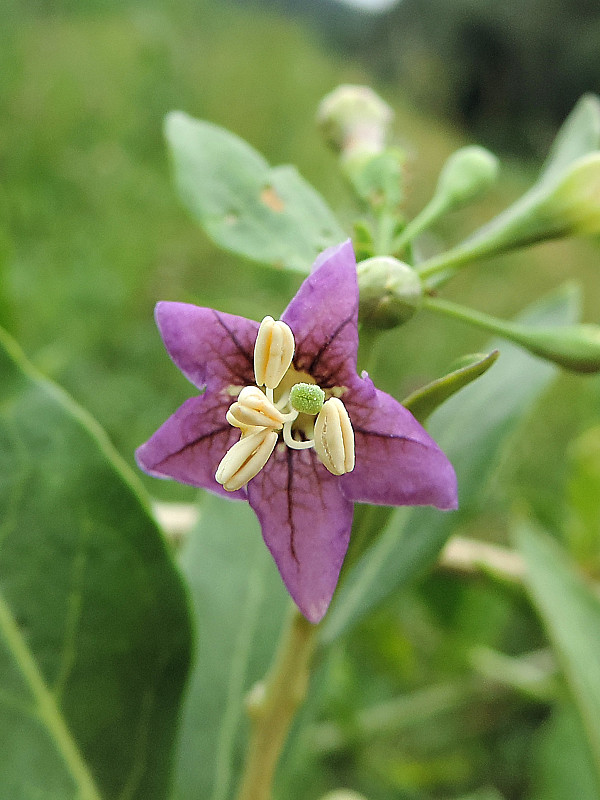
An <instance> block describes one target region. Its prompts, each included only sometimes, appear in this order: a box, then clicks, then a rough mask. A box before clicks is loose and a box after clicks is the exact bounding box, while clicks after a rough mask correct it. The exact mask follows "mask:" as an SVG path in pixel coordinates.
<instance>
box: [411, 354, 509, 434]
mask: <svg viewBox="0 0 600 800" xmlns="http://www.w3.org/2000/svg"><path fill="white" fill-rule="evenodd" d="M499 355H500V351H499V350H493V351H492V352H491V353H490V354H489V355H481V354H477V355H472V356H467V357H466V358H465V360H464V363H461V365H460V366H459V367H457V369H455V370H453V371H452V372H449V373H448V374H447V375H444V376H443V377H441V378H438V379H437V380H435V381H432V382H431V383H428V384H427V385H426V386H423V387H422V388H421V389H418V390H417V391H416V392H413V393H412V394H410V395H409V396H408V397H406V398H405V399H404V400H403V401H402V405H403V406H406V408H408V410H409V411H410V412H411V413H412V415H413V416H414V417H416V418H417V419H418V420H419V422H420V423H421V424H422V423H424V422H425V420H426V419H427V418H428V417H429V416H430V415H431V414H432V413H433V412H434V411H435V409H436V408H438V406H441V405H442V403H444V402H445V401H446V400H448V398H449V397H452V395H453V394H456V392H459V391H460V390H461V389H463V388H464V387H465V386H468V384H469V383H472V382H473V381H474V380H476V379H477V378H480V377H481V376H482V375H484V374H485V373H486V372H487V371H488V369H489V368H490V367H491V366H492V365H493V364H494V362H495V361H496V359H497V358H498V356H499Z"/></svg>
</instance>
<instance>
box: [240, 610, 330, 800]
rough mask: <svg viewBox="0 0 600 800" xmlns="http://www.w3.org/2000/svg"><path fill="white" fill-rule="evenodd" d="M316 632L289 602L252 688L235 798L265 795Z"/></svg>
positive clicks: (264, 798) (299, 697)
mask: <svg viewBox="0 0 600 800" xmlns="http://www.w3.org/2000/svg"><path fill="white" fill-rule="evenodd" d="M316 632H317V627H316V626H315V625H312V624H311V623H310V622H308V621H307V620H306V619H305V618H304V617H303V616H302V615H301V614H300V613H299V612H298V611H297V610H296V608H295V607H294V608H293V610H292V613H291V616H290V619H289V622H288V624H287V627H286V628H285V629H284V632H283V634H282V638H281V642H280V645H279V648H278V650H277V653H276V654H275V658H274V660H273V663H272V665H271V668H270V670H269V673H268V675H267V677H266V679H265V681H264V684H259V685H258V686H257V687H255V689H254V690H253V692H252V696H251V699H250V703H249V714H250V717H251V722H252V729H251V734H250V743H249V746H248V751H247V754H246V764H245V767H244V772H243V775H242V780H241V784H240V789H239V792H238V795H237V800H270V798H271V790H272V784H273V776H274V774H275V768H276V766H277V762H278V760H279V756H280V755H281V751H282V749H283V746H284V744H285V740H286V738H287V734H288V731H289V728H290V725H291V724H292V721H293V719H294V715H295V713H296V711H297V710H298V708H299V706H300V705H301V704H302V702H303V700H304V698H305V696H306V691H307V687H308V680H309V670H310V662H311V659H312V655H313V652H314V648H315V643H316Z"/></svg>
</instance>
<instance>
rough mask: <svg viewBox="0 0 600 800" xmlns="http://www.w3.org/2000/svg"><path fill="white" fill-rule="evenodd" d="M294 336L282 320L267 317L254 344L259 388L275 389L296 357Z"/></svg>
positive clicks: (255, 371)
mask: <svg viewBox="0 0 600 800" xmlns="http://www.w3.org/2000/svg"><path fill="white" fill-rule="evenodd" d="M294 347H295V343H294V334H293V333H292V330H291V328H290V327H289V326H288V325H286V323H285V322H282V321H281V320H277V321H276V320H274V319H273V317H265V318H264V319H263V321H262V322H261V323H260V328H259V329H258V334H257V336H256V342H255V344H254V376H255V378H256V383H257V385H258V386H266V387H267V388H269V389H275V388H276V387H277V386H278V385H279V383H280V381H281V379H282V378H283V376H284V375H285V373H286V372H287V371H288V368H289V366H290V364H291V363H292V358H293V357H294Z"/></svg>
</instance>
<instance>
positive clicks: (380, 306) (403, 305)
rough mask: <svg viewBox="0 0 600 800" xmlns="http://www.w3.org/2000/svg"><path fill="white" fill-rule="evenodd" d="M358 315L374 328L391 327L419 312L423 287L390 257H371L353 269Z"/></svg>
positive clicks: (407, 268)
mask: <svg viewBox="0 0 600 800" xmlns="http://www.w3.org/2000/svg"><path fill="white" fill-rule="evenodd" d="M356 270H357V274H358V288H359V291H360V306H359V316H360V319H361V321H362V322H365V323H367V324H368V325H371V326H372V327H374V328H393V327H395V326H396V325H401V324H402V323H403V322H407V321H408V320H409V319H410V318H411V317H412V316H413V315H414V314H415V312H416V311H417V310H418V309H419V307H420V305H421V302H422V299H423V286H422V284H421V281H420V279H419V276H418V275H417V273H416V272H415V270H414V269H413V268H412V267H409V266H408V264H404V263H403V262H402V261H398V259H396V258H392V256H375V257H374V258H368V259H367V260H366V261H361V263H360V264H358V266H357V268H356Z"/></svg>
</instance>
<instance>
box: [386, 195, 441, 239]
mask: <svg viewBox="0 0 600 800" xmlns="http://www.w3.org/2000/svg"><path fill="white" fill-rule="evenodd" d="M447 210H448V204H447V202H446V200H445V199H444V198H443V197H441V196H439V197H436V196H435V195H434V196H433V197H432V198H431V200H430V201H429V203H427V205H426V206H425V208H424V209H423V210H422V211H421V212H420V213H419V214H417V216H416V217H415V218H414V219H412V220H411V221H410V222H409V223H408V225H407V226H406V227H405V228H404V230H403V231H402V232H401V233H400V234H398V236H397V237H396V238H395V239H394V241H393V242H392V249H391V252H392V253H400V252H401V251H402V250H404V248H405V247H406V245H407V244H408V243H409V242H411V241H412V240H413V239H415V238H416V237H417V236H418V235H419V234H420V233H422V232H423V231H424V230H427V228H430V227H431V226H432V225H433V224H434V222H436V221H437V220H438V219H439V218H440V217H441V216H442V215H443V214H445V213H446V211H447Z"/></svg>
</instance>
